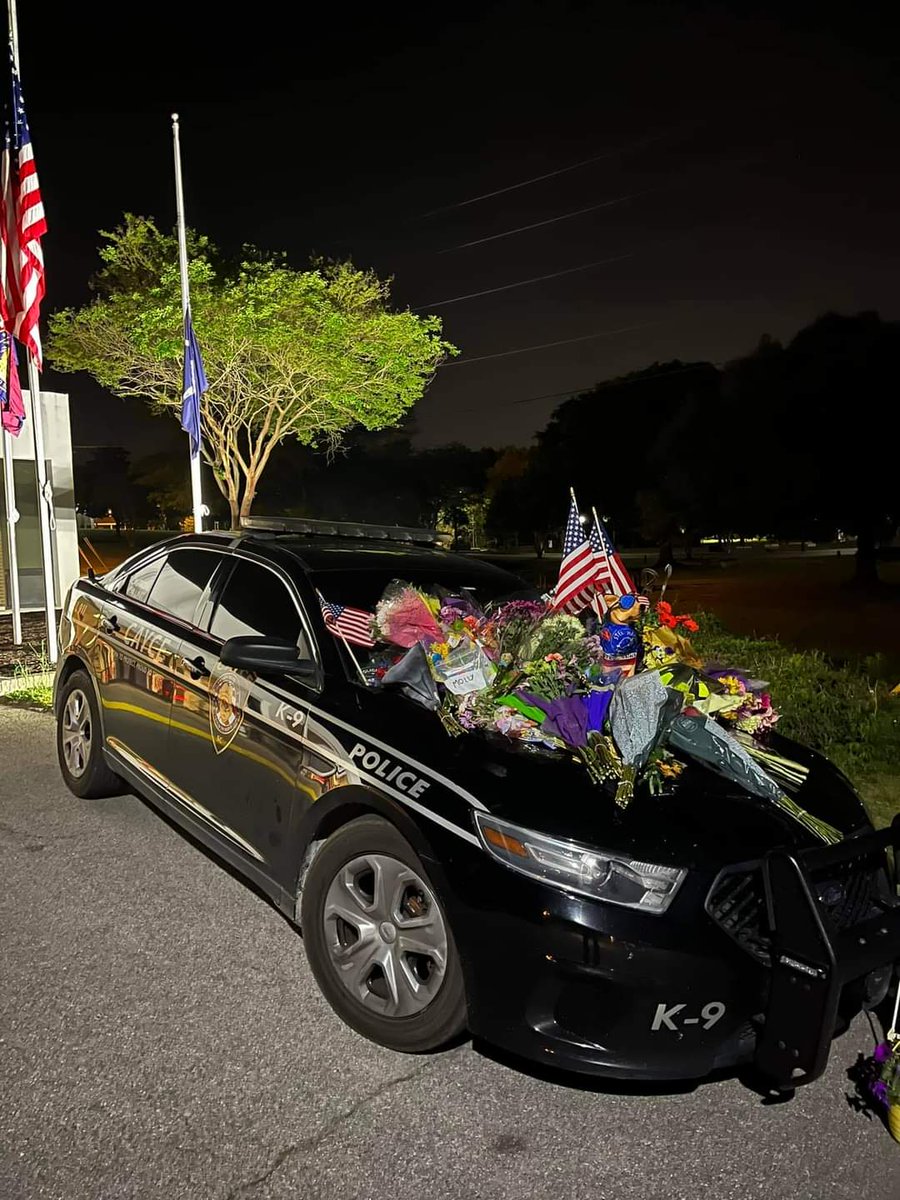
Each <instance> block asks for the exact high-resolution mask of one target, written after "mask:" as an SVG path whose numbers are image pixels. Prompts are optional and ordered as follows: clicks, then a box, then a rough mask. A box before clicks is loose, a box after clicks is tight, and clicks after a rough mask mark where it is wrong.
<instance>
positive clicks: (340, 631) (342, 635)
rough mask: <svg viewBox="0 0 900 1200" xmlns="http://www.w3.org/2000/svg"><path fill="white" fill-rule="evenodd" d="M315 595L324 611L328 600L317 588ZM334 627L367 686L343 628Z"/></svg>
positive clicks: (367, 683)
mask: <svg viewBox="0 0 900 1200" xmlns="http://www.w3.org/2000/svg"><path fill="white" fill-rule="evenodd" d="M316 595H317V596H318V597H319V605H320V607H321V608H322V611H323V612H324V611H325V605H326V604H327V603H328V601H327V600H326V599H325V597H324V596H323V595H322V593H321V592H320V591H319V589H318V588H316ZM336 628H337V631H338V634H339V636H340V639H341V641H342V642H343V643H344V645H345V646H346V647H347V653H348V654H349V655H350V657H351V658H352V659H353V665H354V667H356V669H357V671H359V677H360V679H361V680H362V681H363V683H364V684H365V685H366V687H368V686H369V681H368V679H366V677H365V674H364V673H363V669H362V667H361V666H360V665H359V659H358V658H357V657H356V655H355V654H354V653H353V651H352V650H351V649H350V643H349V642H348V641H347V635H346V634H345V633H344V631H343V629H341V628H340V626H336Z"/></svg>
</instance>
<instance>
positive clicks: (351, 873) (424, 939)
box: [300, 816, 466, 1054]
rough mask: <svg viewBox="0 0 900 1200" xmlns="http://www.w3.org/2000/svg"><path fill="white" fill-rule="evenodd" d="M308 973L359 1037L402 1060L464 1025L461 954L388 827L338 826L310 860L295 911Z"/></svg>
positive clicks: (404, 846)
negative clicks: (397, 1054) (397, 1052)
mask: <svg viewBox="0 0 900 1200" xmlns="http://www.w3.org/2000/svg"><path fill="white" fill-rule="evenodd" d="M300 919H301V925H302V929H303V941H304V945H305V946H306V953H307V957H308V959H309V965H310V967H311V968H312V972H313V975H314V976H315V978H316V982H317V983H318V985H319V987H320V988H321V990H322V993H323V995H324V996H325V999H326V1000H327V1001H328V1003H329V1004H330V1005H331V1007H332V1008H333V1009H334V1011H335V1012H336V1013H337V1015H338V1016H339V1017H340V1018H341V1019H342V1020H343V1021H345V1022H346V1023H347V1024H348V1025H349V1026H351V1028H353V1029H355V1030H356V1031H357V1033H361V1034H362V1035H363V1036H364V1037H367V1038H369V1039H370V1040H371V1041H373V1042H378V1043H380V1045H382V1046H388V1047H390V1049H392V1050H400V1051H403V1052H404V1053H407V1054H422V1053H426V1052H427V1051H430V1050H437V1049H439V1048H440V1047H441V1046H444V1045H446V1044H447V1043H448V1042H450V1041H452V1040H453V1039H454V1038H457V1037H458V1036H459V1035H460V1034H461V1033H462V1031H463V1030H464V1029H465V1027H466V997H465V988H464V985H463V977H462V969H461V967H460V962H459V954H458V952H457V949H456V944H455V943H454V941H453V935H452V932H451V930H450V925H449V922H448V920H447V917H446V915H445V913H444V910H443V907H442V905H441V903H440V900H439V899H438V896H437V893H436V892H435V889H434V886H433V885H432V883H431V882H430V880H429V878H428V874H427V872H426V870H425V867H424V866H423V865H422V862H421V860H420V859H419V857H418V855H417V854H416V852H415V851H414V850H413V848H412V846H410V844H409V843H408V842H407V841H406V839H405V838H404V837H402V836H401V834H400V833H399V832H398V831H397V830H396V829H395V828H394V826H393V825H391V824H389V822H387V821H385V820H383V819H382V818H381V817H376V816H365V817H359V818H358V819H357V820H355V821H351V822H350V823H349V824H347V825H344V826H342V828H340V829H338V830H337V831H336V832H335V833H333V834H332V836H331V837H330V838H329V839H328V840H327V841H326V843H325V845H324V846H323V847H322V849H321V850H320V851H319V853H318V854H317V855H316V857H315V858H314V859H313V862H312V865H311V867H310V868H309V871H308V873H307V876H306V881H305V883H304V887H303V895H302V898H301V911H300Z"/></svg>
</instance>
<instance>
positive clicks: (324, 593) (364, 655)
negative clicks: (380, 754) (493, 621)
mask: <svg viewBox="0 0 900 1200" xmlns="http://www.w3.org/2000/svg"><path fill="white" fill-rule="evenodd" d="M310 579H311V581H312V584H313V586H314V587H315V588H316V590H317V592H318V593H319V595H320V597H321V598H322V600H324V601H326V602H327V603H328V604H329V605H331V606H334V609H333V611H334V612H337V611H338V610H339V609H340V610H343V609H345V608H349V609H354V610H358V611H359V612H362V613H370V614H372V615H374V613H375V609H376V606H377V604H378V601H379V600H380V599H381V598H382V596H383V594H384V591H385V588H386V587H388V586H389V585H390V584H391V583H392V582H393V581H394V580H397V579H399V580H401V581H402V582H404V583H410V584H412V585H413V586H414V587H416V588H420V589H421V590H422V591H425V592H431V593H435V592H437V593H439V594H450V595H454V596H462V595H469V596H471V597H472V599H473V600H474V601H475V602H476V603H477V604H478V605H479V606H480V607H482V608H484V607H485V606H486V605H490V604H494V603H496V602H497V601H500V600H514V599H516V600H517V599H531V598H534V597H536V596H537V595H538V593H537V592H536V591H535V590H534V589H533V588H529V587H528V585H527V584H526V583H525V582H524V580H522V579H520V578H519V577H518V576H517V575H513V574H512V573H511V572H510V571H504V570H502V569H501V568H499V567H494V566H492V565H491V564H490V563H486V562H479V561H477V560H470V559H463V558H458V559H452V560H448V561H440V560H438V561H435V562H434V563H431V562H427V561H426V562H422V563H417V564H415V565H411V564H405V565H404V567H403V568H402V570H398V568H397V566H395V565H386V564H383V563H379V564H378V565H377V566H376V565H373V566H372V567H371V568H368V567H360V568H358V569H357V568H353V569H349V570H348V569H338V570H320V571H312V572H310ZM359 620H360V621H361V618H359ZM363 624H364V625H366V624H367V623H366V622H363ZM341 627H343V628H345V629H349V630H350V631H351V633H352V630H353V628H354V624H353V622H352V620H350V622H349V623H347V618H345V621H344V622H341ZM355 628H359V625H358V624H357V625H356V626H355ZM335 640H336V641H337V642H339V643H342V639H341V637H339V636H338V637H336V639H335ZM351 646H352V654H353V656H354V657H355V658H356V660H357V663H359V664H360V665H361V666H362V667H363V668H364V669H365V668H366V667H367V665H368V663H369V660H370V658H372V657H373V656H374V655H377V654H379V653H382V652H383V644H380V646H381V650H379V648H378V647H375V648H369V647H366V646H362V645H360V644H359V643H358V642H356V641H355V640H352V639H351ZM395 650H396V653H397V656H399V655H401V654H402V651H401V650H399V649H398V648H395ZM342 659H343V661H344V666H345V669H346V671H347V674H348V676H349V677H350V678H351V679H353V680H354V681H355V682H357V683H359V682H361V680H360V675H359V671H358V669H357V665H356V663H354V661H353V659H352V658H351V657H350V655H349V654H348V653H344V654H342Z"/></svg>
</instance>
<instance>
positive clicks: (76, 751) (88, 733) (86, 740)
mask: <svg viewBox="0 0 900 1200" xmlns="http://www.w3.org/2000/svg"><path fill="white" fill-rule="evenodd" d="M91 725H92V722H91V708H90V705H89V704H88V699H87V696H86V695H85V694H84V692H83V691H81V689H80V688H73V690H72V691H71V692H70V693H69V695H68V697H67V698H66V703H65V707H64V709H63V720H62V752H63V759H64V760H65V764H66V770H67V771H68V772H69V774H70V775H71V776H72V778H73V779H80V778H81V776H82V775H83V774H84V773H85V771H86V770H87V765H88V762H89V761H90V757H91V738H92V727H91Z"/></svg>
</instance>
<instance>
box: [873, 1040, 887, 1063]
mask: <svg viewBox="0 0 900 1200" xmlns="http://www.w3.org/2000/svg"><path fill="white" fill-rule="evenodd" d="M872 1057H873V1058H874V1059H875V1061H876V1062H877V1063H883V1062H887V1060H888V1059H889V1058H890V1057H891V1044H890V1042H881V1044H880V1045H878V1046H876V1047H875V1053H874V1055H873V1056H872Z"/></svg>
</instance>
